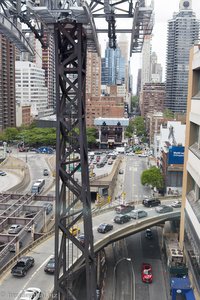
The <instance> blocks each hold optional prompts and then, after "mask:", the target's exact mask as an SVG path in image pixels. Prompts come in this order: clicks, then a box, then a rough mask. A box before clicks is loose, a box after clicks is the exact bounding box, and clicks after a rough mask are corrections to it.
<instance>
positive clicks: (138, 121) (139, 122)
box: [133, 116, 146, 136]
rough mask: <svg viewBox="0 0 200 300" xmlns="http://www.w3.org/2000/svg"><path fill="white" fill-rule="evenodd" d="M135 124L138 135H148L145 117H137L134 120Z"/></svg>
mask: <svg viewBox="0 0 200 300" xmlns="http://www.w3.org/2000/svg"><path fill="white" fill-rule="evenodd" d="M133 126H134V130H135V133H136V135H137V136H145V135H146V129H145V123H144V118H143V117H140V116H139V117H135V119H134V120H133Z"/></svg>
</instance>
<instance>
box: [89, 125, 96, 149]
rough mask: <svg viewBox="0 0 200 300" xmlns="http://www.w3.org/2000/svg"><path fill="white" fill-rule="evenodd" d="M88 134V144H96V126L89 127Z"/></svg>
mask: <svg viewBox="0 0 200 300" xmlns="http://www.w3.org/2000/svg"><path fill="white" fill-rule="evenodd" d="M86 134H87V142H88V146H89V147H92V146H94V145H95V144H96V138H97V129H96V128H94V127H88V128H87V129H86Z"/></svg>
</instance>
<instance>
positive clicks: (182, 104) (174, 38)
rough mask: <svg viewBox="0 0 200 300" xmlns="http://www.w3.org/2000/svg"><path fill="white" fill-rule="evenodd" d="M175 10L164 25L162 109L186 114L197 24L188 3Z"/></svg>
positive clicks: (197, 34)
mask: <svg viewBox="0 0 200 300" xmlns="http://www.w3.org/2000/svg"><path fill="white" fill-rule="evenodd" d="M179 9H180V10H179V12H178V13H174V16H173V19H171V20H170V21H169V22H168V37H167V59H166V61H167V65H166V101H165V107H166V108H169V109H170V110H171V111H173V112H186V107H187V92H188V69H189V51H190V49H191V47H192V46H193V45H194V42H195V40H198V37H199V21H197V19H196V17H195V13H194V12H193V11H192V0H188V1H183V0H181V1H180V5H179Z"/></svg>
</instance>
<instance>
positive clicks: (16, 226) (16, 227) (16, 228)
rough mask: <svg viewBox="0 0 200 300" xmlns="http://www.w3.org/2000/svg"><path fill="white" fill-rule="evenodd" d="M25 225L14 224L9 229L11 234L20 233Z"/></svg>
mask: <svg viewBox="0 0 200 300" xmlns="http://www.w3.org/2000/svg"><path fill="white" fill-rule="evenodd" d="M22 228H23V226H22V225H20V224H12V225H11V226H10V228H9V229H8V233H9V234H18V233H19V232H20V231H21V230H22Z"/></svg>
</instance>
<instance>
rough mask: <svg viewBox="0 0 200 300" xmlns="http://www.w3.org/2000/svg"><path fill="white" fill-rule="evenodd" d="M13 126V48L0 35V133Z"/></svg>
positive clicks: (14, 114)
mask: <svg viewBox="0 0 200 300" xmlns="http://www.w3.org/2000/svg"><path fill="white" fill-rule="evenodd" d="M15 126H16V107H15V46H14V45H13V44H12V43H11V42H9V41H8V39H7V38H5V37H4V36H3V35H0V132H1V131H3V130H4V129H6V128H7V127H15Z"/></svg>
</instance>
